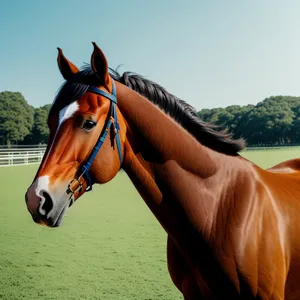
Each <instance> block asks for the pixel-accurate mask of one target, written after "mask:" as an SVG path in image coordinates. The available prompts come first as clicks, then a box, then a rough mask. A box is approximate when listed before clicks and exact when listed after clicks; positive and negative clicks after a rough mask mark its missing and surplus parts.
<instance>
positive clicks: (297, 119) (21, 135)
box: [0, 91, 300, 146]
mask: <svg viewBox="0 0 300 300" xmlns="http://www.w3.org/2000/svg"><path fill="white" fill-rule="evenodd" d="M50 107H51V105H50V104H47V105H44V106H42V107H38V108H34V107H33V106H31V105H29V104H28V102H27V101H26V100H25V99H24V97H23V95H22V94H21V93H19V92H7V91H6V92H0V144H1V145H12V144H32V145H34V144H45V143H47V140H48V136H49V129H48V126H47V116H48V112H49V110H50ZM198 115H199V117H200V118H201V119H202V120H203V121H205V122H210V123H215V124H218V125H220V126H221V127H227V128H228V129H229V131H230V132H232V134H233V136H234V137H235V138H239V137H243V138H244V139H246V141H247V144H248V145H249V146H266V145H287V144H300V97H292V96H272V97H269V98H266V99H264V100H263V101H261V102H259V103H258V104H257V105H246V106H239V105H232V106H228V107H226V108H214V109H202V110H201V111H199V112H198Z"/></svg>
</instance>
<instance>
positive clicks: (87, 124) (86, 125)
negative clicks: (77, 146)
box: [82, 120, 96, 131]
mask: <svg viewBox="0 0 300 300" xmlns="http://www.w3.org/2000/svg"><path fill="white" fill-rule="evenodd" d="M95 126H96V122H94V121H92V120H86V121H85V122H84V124H83V126H82V128H83V129H85V130H88V131H90V130H92V129H93V128H94V127H95Z"/></svg>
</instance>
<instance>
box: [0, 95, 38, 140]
mask: <svg viewBox="0 0 300 300" xmlns="http://www.w3.org/2000/svg"><path fill="white" fill-rule="evenodd" d="M33 114H34V109H33V107H32V106H30V105H29V104H28V103H27V101H26V100H25V99H24V97H23V96H22V94H21V93H19V92H7V91H6V92H1V93H0V143H1V144H7V145H10V144H14V143H18V142H20V141H22V140H23V139H24V137H25V136H26V135H28V134H29V133H30V131H31V129H32V125H33Z"/></svg>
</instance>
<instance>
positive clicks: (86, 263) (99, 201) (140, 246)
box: [0, 148, 300, 300]
mask: <svg viewBox="0 0 300 300" xmlns="http://www.w3.org/2000/svg"><path fill="white" fill-rule="evenodd" d="M243 155H244V156H245V157H247V158H248V159H250V160H253V161H254V162H256V163H258V164H259V165H261V166H262V167H270V166H271V165H274V164H276V163H278V162H280V161H283V160H286V159H290V158H293V157H299V156H300V151H299V149H296V148H295V149H292V150H291V149H288V150H284V149H280V150H277V151H246V152H243ZM37 167H38V166H37V165H32V166H19V167H5V168H0V182H1V190H0V222H1V225H0V299H5V300H11V299H26V300H27V299H33V300H35V299H39V300H50V299H51V300H52V299H53V300H54V299H55V300H57V299H62V300H69V299H70V300H71V299H72V300H77V299H78V300H79V299H80V300H81V299H101V300H102V299H103V300H111V299H118V300H119V299H120V300H122V299H139V300H146V299H147V300H150V299H153V300H154V299H155V300H157V299H161V300H168V299H169V300H179V299H182V297H181V295H180V293H179V292H178V291H177V289H176V288H175V287H174V285H173V284H172V282H171V279H170V277H169V274H168V271H167V264H166V233H165V232H164V231H163V229H162V228H161V226H160V225H159V224H158V222H157V221H156V219H155V218H154V216H153V215H152V214H151V212H150V211H149V209H148V208H147V207H146V205H145V204H144V202H143V201H142V200H141V198H140V196H139V195H138V193H137V192H136V190H135V189H134V187H133V186H132V184H131V183H130V182H129V180H128V178H127V176H126V174H125V173H120V174H119V175H118V176H117V177H116V178H115V179H114V180H113V181H112V182H110V183H108V184H106V185H103V186H96V187H95V188H94V190H93V192H91V193H87V194H85V195H84V196H83V198H81V199H80V200H79V201H78V202H77V203H76V204H75V205H74V206H73V207H72V209H71V210H70V211H69V212H68V214H67V216H66V217H65V219H64V222H63V225H62V227H60V228H57V229H50V228H46V227H41V226H38V225H36V224H35V223H33V221H32V220H31V217H30V215H29V213H28V212H27V210H26V207H25V201H24V194H25V191H26V189H27V187H28V186H29V184H30V183H31V181H32V178H33V176H34V174H35V172H36V169H37Z"/></svg>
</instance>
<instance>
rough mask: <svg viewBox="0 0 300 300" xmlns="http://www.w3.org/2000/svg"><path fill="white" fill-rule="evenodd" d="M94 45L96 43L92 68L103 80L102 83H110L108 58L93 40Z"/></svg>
mask: <svg viewBox="0 0 300 300" xmlns="http://www.w3.org/2000/svg"><path fill="white" fill-rule="evenodd" d="M93 45H94V52H93V54H92V58H91V66H92V69H93V71H94V72H95V73H96V74H97V77H98V78H99V79H100V80H101V83H104V84H105V85H108V83H109V73H108V63H107V60H106V58H105V55H104V54H103V52H102V51H101V50H100V48H99V47H98V46H97V44H96V43H95V42H93Z"/></svg>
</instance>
